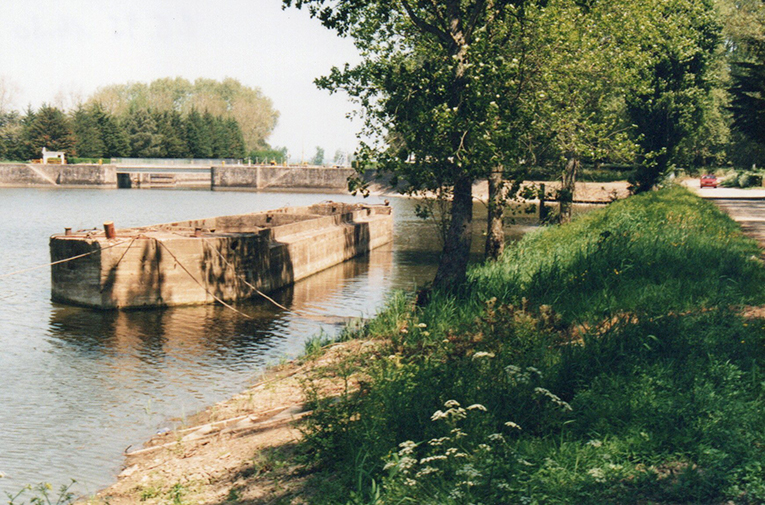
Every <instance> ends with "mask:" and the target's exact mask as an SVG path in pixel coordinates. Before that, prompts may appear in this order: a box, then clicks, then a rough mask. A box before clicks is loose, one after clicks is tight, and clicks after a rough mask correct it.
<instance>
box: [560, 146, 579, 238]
mask: <svg viewBox="0 0 765 505" xmlns="http://www.w3.org/2000/svg"><path fill="white" fill-rule="evenodd" d="M578 171H579V158H577V157H576V156H571V157H570V158H569V159H568V162H567V163H566V170H565V171H564V172H563V186H562V187H561V190H560V222H561V223H568V222H570V221H571V211H572V209H573V203H574V189H575V187H576V175H577V172H578Z"/></svg>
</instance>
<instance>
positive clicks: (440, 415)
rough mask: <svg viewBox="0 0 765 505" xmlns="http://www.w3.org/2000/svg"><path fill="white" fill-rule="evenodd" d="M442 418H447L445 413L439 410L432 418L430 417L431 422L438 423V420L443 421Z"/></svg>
mask: <svg viewBox="0 0 765 505" xmlns="http://www.w3.org/2000/svg"><path fill="white" fill-rule="evenodd" d="M444 417H448V416H447V414H446V412H443V411H441V410H436V411H435V412H434V413H433V415H432V416H430V420H431V421H438V420H439V419H443V418H444Z"/></svg>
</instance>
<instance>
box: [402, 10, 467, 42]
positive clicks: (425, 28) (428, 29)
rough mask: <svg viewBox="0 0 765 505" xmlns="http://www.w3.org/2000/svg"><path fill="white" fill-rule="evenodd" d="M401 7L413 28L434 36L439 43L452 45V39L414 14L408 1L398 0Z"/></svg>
mask: <svg viewBox="0 0 765 505" xmlns="http://www.w3.org/2000/svg"><path fill="white" fill-rule="evenodd" d="M400 2H401V5H402V6H403V7H404V10H405V11H406V14H407V16H409V19H410V20H411V21H412V23H413V24H414V26H416V27H417V29H419V30H420V31H422V32H424V33H429V34H431V35H435V36H436V37H437V38H438V39H439V40H440V41H441V42H443V43H444V44H446V45H451V44H453V43H454V41H453V40H452V38H451V37H450V36H449V34H448V33H447V32H445V31H443V30H439V29H438V27H437V26H435V25H433V24H431V23H428V22H427V21H425V20H424V19H422V18H421V17H420V15H419V14H417V12H415V10H414V8H413V7H412V5H411V4H410V3H409V0H400Z"/></svg>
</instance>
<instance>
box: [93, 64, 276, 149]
mask: <svg viewBox="0 0 765 505" xmlns="http://www.w3.org/2000/svg"><path fill="white" fill-rule="evenodd" d="M87 103H89V104H90V103H100V104H102V106H103V107H104V108H105V109H106V110H107V111H109V112H111V113H112V114H115V115H117V116H120V117H125V116H127V115H128V114H129V113H130V112H131V111H135V110H138V109H142V110H146V111H151V112H170V111H176V112H179V113H181V114H182V115H183V116H187V115H188V114H190V113H191V111H192V109H195V110H197V111H199V112H200V113H201V114H203V113H205V112H209V113H210V114H212V115H213V116H221V117H224V118H233V119H235V120H236V121H237V122H238V123H239V125H240V127H241V129H242V136H243V138H244V142H245V147H246V149H255V148H258V147H261V146H262V145H264V143H265V141H266V139H267V138H268V136H269V135H270V134H271V132H272V131H273V129H274V127H275V126H276V122H277V120H278V118H279V113H278V112H277V111H276V110H275V109H274V108H273V102H272V101H271V99H269V98H268V97H266V96H265V95H263V93H262V92H261V91H260V89H258V88H250V87H247V86H245V85H243V84H242V83H240V82H239V81H237V80H236V79H231V78H227V79H224V80H223V81H221V82H219V81H216V80H213V79H203V78H200V79H197V80H195V81H194V82H193V83H192V82H191V81H189V80H187V79H184V78H181V77H176V78H164V79H157V80H155V81H152V82H151V83H149V84H145V83H140V82H134V83H128V84H115V85H111V86H106V87H103V88H101V89H99V90H98V91H96V92H95V93H94V94H93V96H91V97H90V98H89V99H88V100H87Z"/></svg>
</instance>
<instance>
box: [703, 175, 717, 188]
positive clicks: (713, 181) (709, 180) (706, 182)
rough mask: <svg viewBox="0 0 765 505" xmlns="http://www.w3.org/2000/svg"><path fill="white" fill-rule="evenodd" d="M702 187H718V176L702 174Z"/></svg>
mask: <svg viewBox="0 0 765 505" xmlns="http://www.w3.org/2000/svg"><path fill="white" fill-rule="evenodd" d="M701 187H702V188H716V187H717V177H715V176H714V175H711V174H708V175H702V176H701Z"/></svg>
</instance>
